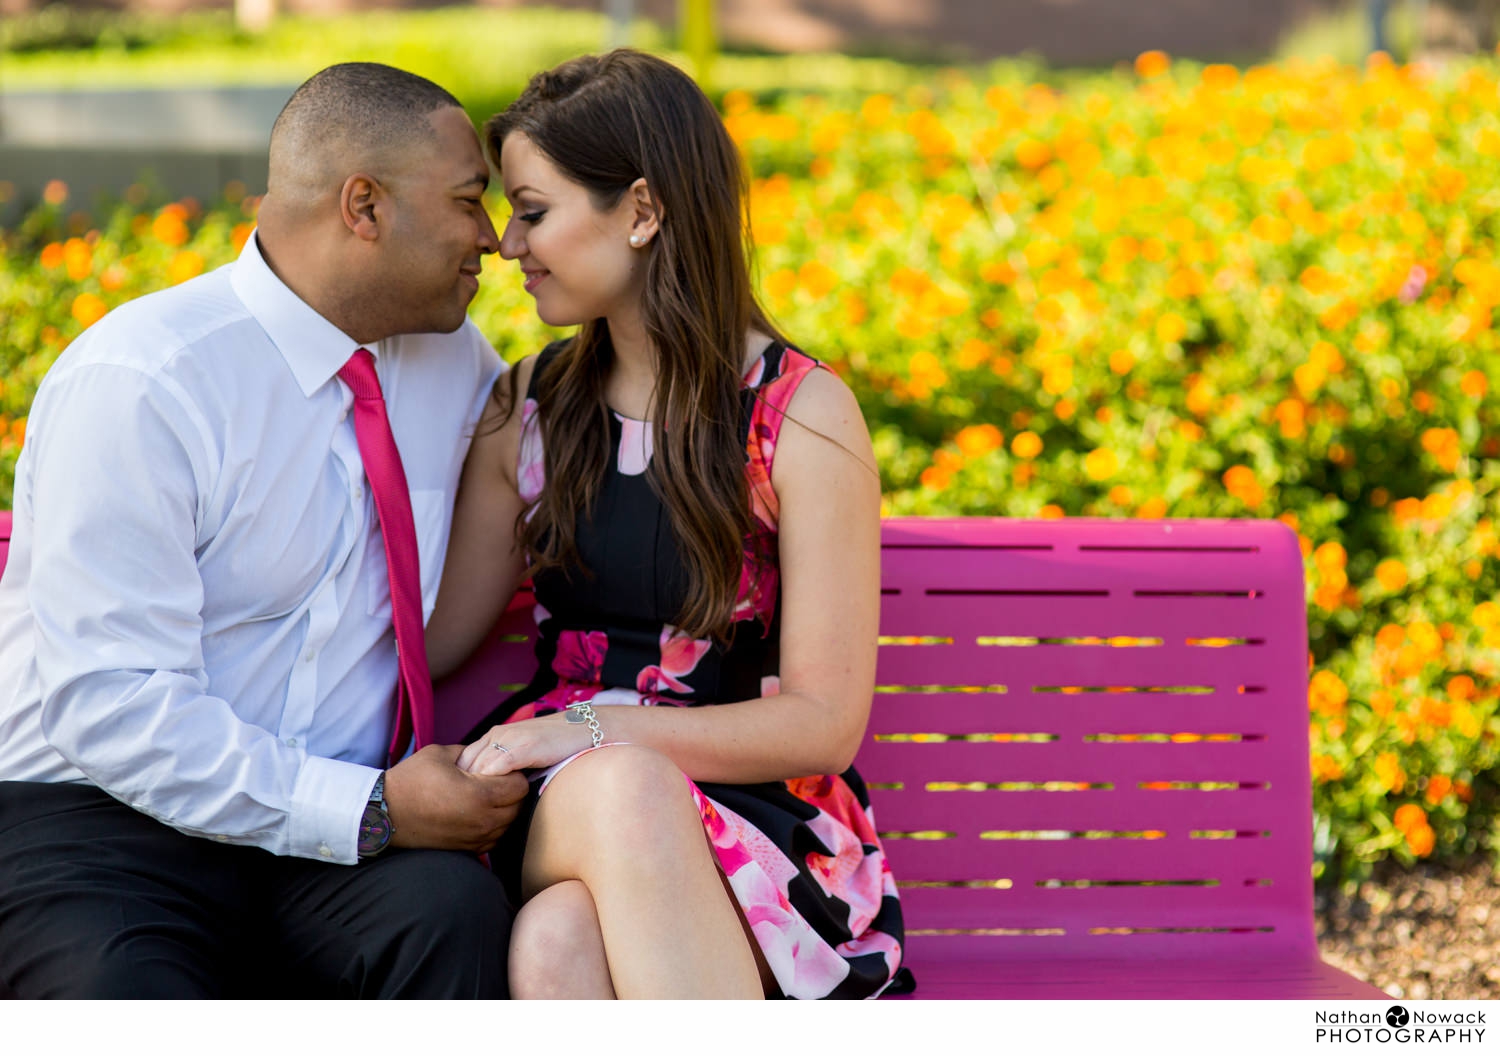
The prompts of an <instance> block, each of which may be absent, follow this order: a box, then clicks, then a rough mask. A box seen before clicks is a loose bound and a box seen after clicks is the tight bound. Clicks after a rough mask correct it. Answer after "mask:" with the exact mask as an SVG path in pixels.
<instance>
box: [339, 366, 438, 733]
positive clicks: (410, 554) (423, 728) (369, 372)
mask: <svg viewBox="0 0 1500 1056" xmlns="http://www.w3.org/2000/svg"><path fill="white" fill-rule="evenodd" d="M339 377H340V378H341V379H343V382H344V384H345V385H348V386H349V391H351V392H352V393H354V437H355V439H356V440H357V441H358V442H359V455H360V458H361V459H363V460H364V464H365V476H366V477H368V478H369V480H370V491H371V493H372V494H373V495H374V496H375V512H376V514H377V515H378V516H379V518H380V534H381V536H382V537H383V538H384V539H385V563H386V570H387V572H388V573H389V574H390V578H391V622H392V623H393V624H394V625H395V628H396V656H397V665H398V667H399V669H400V678H399V679H398V682H397V688H396V730H395V733H394V735H393V736H392V737H391V761H392V762H395V761H396V760H398V759H400V758H401V756H402V755H403V754H404V753H405V751H406V745H407V742H408V741H409V740H410V739H411V738H412V735H413V734H415V735H416V745H415V748H421V747H423V746H424V745H428V744H431V743H432V677H431V675H430V674H429V673H428V670H427V645H426V643H425V642H424V641H423V637H422V572H421V562H420V559H419V557H418V551H417V529H416V525H415V524H414V522H413V521H412V515H411V493H410V492H409V491H407V488H406V472H405V471H404V470H403V469H402V468H401V453H400V452H399V451H397V450H396V438H395V437H394V436H392V435H391V423H390V420H389V419H388V418H387V417H386V413H385V398H384V397H383V396H381V394H380V379H379V378H378V377H376V375H375V357H374V356H372V355H370V352H369V350H368V349H364V348H361V349H358V350H356V351H355V353H354V355H352V356H350V357H349V362H347V363H345V364H344V365H343V367H342V368H340V370H339Z"/></svg>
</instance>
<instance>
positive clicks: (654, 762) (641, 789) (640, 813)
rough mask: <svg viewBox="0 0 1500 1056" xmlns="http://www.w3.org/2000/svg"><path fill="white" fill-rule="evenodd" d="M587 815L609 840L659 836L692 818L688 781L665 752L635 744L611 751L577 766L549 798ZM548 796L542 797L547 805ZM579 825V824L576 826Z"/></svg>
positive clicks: (557, 783)
mask: <svg viewBox="0 0 1500 1056" xmlns="http://www.w3.org/2000/svg"><path fill="white" fill-rule="evenodd" d="M554 792H556V793H561V795H557V796H556V797H555V798H556V800H557V801H562V800H567V801H568V804H569V807H570V808H574V809H572V810H570V813H574V812H575V811H576V813H577V814H579V815H583V816H584V817H585V818H586V819H587V820H586V823H587V824H589V826H590V827H591V828H594V829H597V830H599V831H600V832H602V833H605V834H611V833H613V834H622V835H623V834H626V833H629V832H633V831H639V832H643V833H651V832H659V831H660V824H661V823H662V822H663V821H665V820H667V819H669V818H678V819H680V818H684V817H691V816H692V815H693V814H694V813H695V811H694V810H693V808H692V797H691V793H690V791H689V786H688V781H687V778H686V777H685V776H684V775H683V773H682V771H681V770H679V769H678V768H677V764H676V763H674V762H672V761H671V760H670V759H668V758H667V757H666V756H665V755H663V754H662V753H661V752H658V751H656V750H655V749H652V748H646V747H643V746H641V745H636V744H618V745H611V746H609V747H608V748H604V749H601V750H599V751H596V752H590V753H589V754H588V755H585V756H583V757H582V758H580V759H578V760H576V761H575V762H573V763H571V764H569V765H568V766H567V767H565V768H564V769H563V771H562V772H561V773H560V774H558V775H557V777H556V778H555V779H554V780H553V782H552V785H551V786H549V788H548V790H547V795H549V796H550V795H553V794H554ZM546 799H547V796H543V797H542V800H543V803H545V802H546ZM576 823H577V822H576V821H575V824H576Z"/></svg>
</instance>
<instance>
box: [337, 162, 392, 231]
mask: <svg viewBox="0 0 1500 1056" xmlns="http://www.w3.org/2000/svg"><path fill="white" fill-rule="evenodd" d="M385 199H386V192H385V188H384V187H382V186H381V185H380V181H379V180H377V179H376V178H375V177H374V176H369V175H366V174H365V173H363V172H356V173H355V174H354V175H353V176H350V177H349V178H348V179H347V180H345V181H344V186H343V187H342V188H341V189H340V191H339V212H340V214H341V215H342V217H343V220H344V226H345V227H347V228H348V229H349V230H350V231H352V232H353V233H354V237H356V238H359V239H363V240H364V241H366V242H374V241H375V240H376V239H377V238H379V237H380V220H381V217H380V211H381V207H382V206H383V205H384V203H385Z"/></svg>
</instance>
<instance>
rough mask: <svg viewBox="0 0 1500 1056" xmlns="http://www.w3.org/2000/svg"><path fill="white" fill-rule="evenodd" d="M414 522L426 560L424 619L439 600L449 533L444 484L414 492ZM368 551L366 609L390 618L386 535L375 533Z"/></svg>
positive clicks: (418, 547) (366, 562)
mask: <svg viewBox="0 0 1500 1056" xmlns="http://www.w3.org/2000/svg"><path fill="white" fill-rule="evenodd" d="M411 516H412V522H413V524H414V525H415V526H416V529H417V552H418V556H419V557H420V559H421V562H422V621H423V622H424V623H425V622H426V621H427V617H429V616H431V615H432V608H433V606H434V605H435V604H437V591H438V579H439V573H440V572H441V571H442V561H443V549H444V547H446V546H447V542H448V540H447V533H446V532H445V531H444V530H443V529H444V526H445V525H446V523H447V518H448V494H447V492H445V491H443V490H442V489H441V488H434V489H419V490H414V491H413V492H412V493H411ZM366 545H367V547H368V549H367V551H366V554H365V585H366V587H367V588H368V589H367V593H368V602H367V605H366V609H365V611H366V612H368V613H369V614H370V615H371V616H379V617H381V618H383V619H389V618H390V615H391V581H390V578H389V573H388V572H387V571H386V563H385V539H384V537H383V536H382V535H381V534H380V533H379V532H375V533H373V534H372V535H371V536H370V538H369V541H368V543H367V544H366Z"/></svg>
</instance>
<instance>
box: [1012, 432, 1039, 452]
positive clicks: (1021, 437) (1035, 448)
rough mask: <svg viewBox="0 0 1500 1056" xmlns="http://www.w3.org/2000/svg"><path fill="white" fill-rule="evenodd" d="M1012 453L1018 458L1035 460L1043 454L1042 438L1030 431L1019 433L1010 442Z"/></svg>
mask: <svg viewBox="0 0 1500 1056" xmlns="http://www.w3.org/2000/svg"><path fill="white" fill-rule="evenodd" d="M1010 452H1011V454H1013V455H1015V456H1016V457H1017V458H1035V457H1036V456H1037V455H1039V454H1041V453H1042V438H1041V437H1039V436H1037V435H1036V434H1035V433H1033V432H1032V431H1031V430H1030V429H1028V430H1026V431H1025V432H1022V433H1017V434H1016V435H1015V438H1014V439H1012V440H1011V442H1010Z"/></svg>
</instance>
